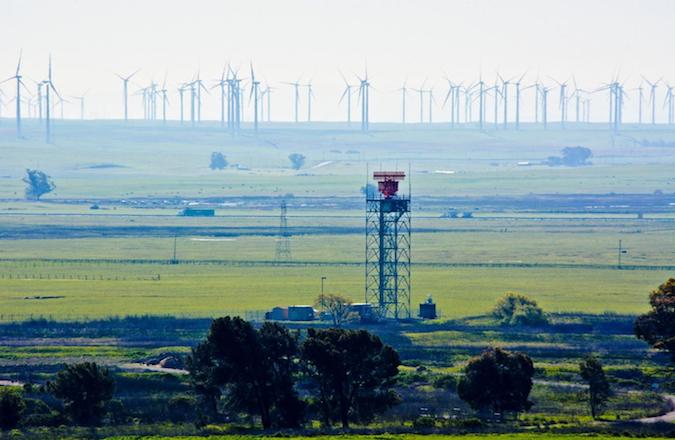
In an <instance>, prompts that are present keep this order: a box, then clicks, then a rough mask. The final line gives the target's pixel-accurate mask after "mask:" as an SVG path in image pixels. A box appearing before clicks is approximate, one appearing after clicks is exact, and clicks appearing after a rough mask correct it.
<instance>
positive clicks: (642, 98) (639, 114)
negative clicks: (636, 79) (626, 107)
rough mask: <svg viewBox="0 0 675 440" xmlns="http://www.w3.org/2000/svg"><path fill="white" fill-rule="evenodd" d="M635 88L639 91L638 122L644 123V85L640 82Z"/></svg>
mask: <svg viewBox="0 0 675 440" xmlns="http://www.w3.org/2000/svg"><path fill="white" fill-rule="evenodd" d="M634 90H637V91H638V124H639V125H642V101H643V100H644V87H642V82H640V86H639V87H637V88H636V89H634Z"/></svg>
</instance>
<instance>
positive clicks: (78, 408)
mask: <svg viewBox="0 0 675 440" xmlns="http://www.w3.org/2000/svg"><path fill="white" fill-rule="evenodd" d="M48 388H49V390H50V391H51V393H52V394H53V395H54V397H56V398H57V399H61V400H62V401H63V406H64V410H65V412H66V414H68V415H69V416H70V418H71V419H72V420H73V422H75V423H77V424H80V425H87V426H90V425H97V424H99V423H100V422H101V418H102V417H103V415H104V414H105V403H106V402H107V401H108V400H110V399H112V396H113V391H114V390H115V382H114V380H113V378H112V376H111V375H110V372H109V371H108V369H107V368H100V367H99V366H98V365H97V364H96V363H94V362H83V363H81V364H74V365H66V366H65V368H64V369H63V370H61V371H59V372H58V373H57V375H56V380H55V381H54V382H50V383H49V384H48Z"/></svg>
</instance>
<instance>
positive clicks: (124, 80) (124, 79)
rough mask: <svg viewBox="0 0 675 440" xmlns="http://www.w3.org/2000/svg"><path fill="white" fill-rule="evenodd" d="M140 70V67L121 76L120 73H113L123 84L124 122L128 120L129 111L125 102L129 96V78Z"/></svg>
mask: <svg viewBox="0 0 675 440" xmlns="http://www.w3.org/2000/svg"><path fill="white" fill-rule="evenodd" d="M140 70H141V69H138V70H136V71H135V72H134V73H132V74H131V75H129V76H121V75H118V74H117V73H116V74H115V75H116V76H117V77H118V78H119V79H121V80H122V83H123V84H124V86H123V88H124V121H125V122H126V121H128V120H129V111H128V106H127V102H128V98H129V80H130V79H131V78H133V77H134V75H136V74H137V73H138V72H139V71H140Z"/></svg>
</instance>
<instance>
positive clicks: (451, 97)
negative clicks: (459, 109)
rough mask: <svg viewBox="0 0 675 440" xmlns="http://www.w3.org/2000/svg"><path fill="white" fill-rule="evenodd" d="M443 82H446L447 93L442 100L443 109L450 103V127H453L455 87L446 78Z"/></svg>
mask: <svg viewBox="0 0 675 440" xmlns="http://www.w3.org/2000/svg"><path fill="white" fill-rule="evenodd" d="M445 80H446V81H447V82H448V93H447V94H446V95H445V99H444V100H443V107H445V105H446V104H447V103H448V101H450V126H451V127H454V126H455V93H457V88H458V87H457V86H455V85H454V84H453V83H452V81H450V79H448V78H447V77H446V78H445Z"/></svg>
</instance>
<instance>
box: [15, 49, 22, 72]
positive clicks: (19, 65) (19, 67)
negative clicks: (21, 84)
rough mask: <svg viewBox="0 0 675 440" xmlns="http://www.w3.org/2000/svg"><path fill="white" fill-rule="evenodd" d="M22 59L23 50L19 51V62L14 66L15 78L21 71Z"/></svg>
mask: <svg viewBox="0 0 675 440" xmlns="http://www.w3.org/2000/svg"><path fill="white" fill-rule="evenodd" d="M22 57H23V49H21V50H20V51H19V62H18V63H17V64H16V74H15V75H16V76H19V71H20V70H21V58H22Z"/></svg>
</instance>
